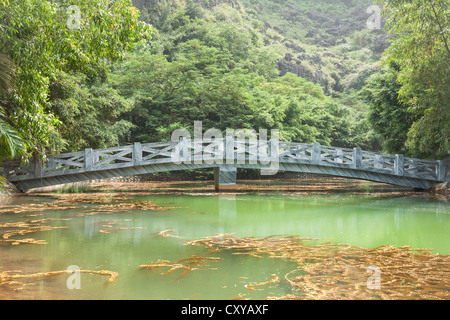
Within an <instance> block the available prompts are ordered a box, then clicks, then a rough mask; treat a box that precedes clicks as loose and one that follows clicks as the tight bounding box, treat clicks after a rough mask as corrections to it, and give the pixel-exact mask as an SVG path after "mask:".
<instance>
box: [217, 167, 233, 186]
mask: <svg viewBox="0 0 450 320" xmlns="http://www.w3.org/2000/svg"><path fill="white" fill-rule="evenodd" d="M236 174H237V168H236V167H228V166H226V167H216V168H214V185H215V189H216V191H229V190H233V189H234V188H235V186H236Z"/></svg>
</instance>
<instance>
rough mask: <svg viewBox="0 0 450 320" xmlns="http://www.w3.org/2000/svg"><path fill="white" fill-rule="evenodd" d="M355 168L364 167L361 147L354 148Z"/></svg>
mask: <svg viewBox="0 0 450 320" xmlns="http://www.w3.org/2000/svg"><path fill="white" fill-rule="evenodd" d="M353 169H362V152H361V148H353Z"/></svg>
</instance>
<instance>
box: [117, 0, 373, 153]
mask: <svg viewBox="0 0 450 320" xmlns="http://www.w3.org/2000/svg"><path fill="white" fill-rule="evenodd" d="M230 3H231V4H234V5H233V7H231V6H230V5H229V4H230ZM147 4H148V6H144V7H143V15H142V16H143V18H144V19H146V22H148V23H151V24H153V25H154V26H155V27H156V29H157V30H159V31H158V33H157V34H155V37H154V40H153V41H152V44H151V45H149V46H144V47H141V48H140V50H139V51H137V52H135V53H134V54H133V55H131V56H130V57H129V58H127V59H126V61H125V63H124V64H122V65H121V66H120V67H117V68H116V70H115V71H114V73H113V75H112V77H111V78H112V83H113V86H114V87H115V88H117V90H119V92H120V93H121V94H122V95H124V96H125V97H127V98H128V99H130V100H131V101H132V102H133V104H134V108H133V109H132V111H131V112H129V113H128V115H127V117H126V119H127V120H128V121H130V122H131V123H133V124H134V125H135V127H134V128H133V129H132V131H131V132H132V134H131V137H130V138H131V139H132V140H136V141H157V140H167V139H170V133H171V132H172V131H173V130H174V129H176V128H179V127H184V128H188V129H189V128H192V125H193V123H194V121H195V120H202V121H203V126H204V128H211V127H215V128H218V129H221V130H225V129H226V128H235V129H237V128H251V129H255V130H258V129H260V128H265V129H273V128H277V129H280V132H281V139H283V140H288V141H299V142H313V141H318V142H320V143H323V144H326V145H330V144H332V145H337V146H346V147H353V146H361V147H365V148H372V147H373V142H374V137H373V135H371V134H370V128H369V125H368V122H367V121H366V118H365V115H364V114H363V113H361V112H356V111H355V110H353V109H351V108H349V107H346V106H345V105H343V104H341V103H340V102H339V101H337V100H335V99H332V98H331V97H329V96H326V95H325V94H324V90H323V88H322V87H321V86H320V85H319V84H314V83H312V82H311V81H309V80H306V79H304V78H301V77H298V76H297V75H294V74H292V73H290V72H286V73H284V75H282V76H281V77H280V76H279V73H280V72H279V70H278V69H277V61H279V60H280V59H281V58H282V54H283V53H284V52H283V51H280V48H279V46H278V45H277V44H272V43H267V41H265V39H266V35H265V33H264V32H263V31H264V30H263V26H264V25H263V24H261V21H259V20H257V19H255V18H252V17H251V16H249V15H248V14H246V13H245V11H244V10H243V9H242V8H241V7H239V6H237V5H236V3H235V2H227V1H224V2H223V3H221V4H218V5H216V6H213V7H212V8H211V7H209V6H208V4H207V3H204V2H202V1H197V2H195V3H194V2H187V3H185V2H182V1H181V2H179V3H178V5H177V6H176V7H174V6H173V4H172V3H171V2H167V1H157V2H155V1H148V2H147Z"/></svg>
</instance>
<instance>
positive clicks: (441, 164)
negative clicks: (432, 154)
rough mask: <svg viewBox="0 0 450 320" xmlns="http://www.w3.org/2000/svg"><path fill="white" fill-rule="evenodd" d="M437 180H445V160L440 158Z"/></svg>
mask: <svg viewBox="0 0 450 320" xmlns="http://www.w3.org/2000/svg"><path fill="white" fill-rule="evenodd" d="M437 162H438V164H437V168H436V169H437V180H438V181H445V169H446V168H445V161H444V160H438V161H437Z"/></svg>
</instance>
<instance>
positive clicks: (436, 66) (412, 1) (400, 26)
mask: <svg viewBox="0 0 450 320" xmlns="http://www.w3.org/2000/svg"><path fill="white" fill-rule="evenodd" d="M379 3H380V4H382V5H383V12H384V14H385V15H386V17H387V23H386V26H387V27H388V29H389V32H390V34H391V36H392V38H393V40H392V44H391V46H390V47H389V48H388V49H387V50H386V52H385V56H384V58H385V61H386V62H387V63H389V62H391V61H393V62H395V63H398V64H399V65H400V71H399V74H398V81H399V83H400V85H401V88H400V89H399V99H400V101H401V102H402V103H404V104H405V105H409V106H410V111H411V112H412V114H413V115H414V122H413V124H412V125H411V128H410V129H409V131H408V134H407V141H406V147H407V149H408V150H409V152H410V153H411V154H413V155H415V156H421V157H431V158H446V157H449V154H450V152H449V151H450V145H449V143H450V142H449V141H450V139H449V138H450V137H449V135H450V72H449V70H450V48H449V45H450V29H449V28H448V26H449V25H450V0H380V1H379Z"/></svg>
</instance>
